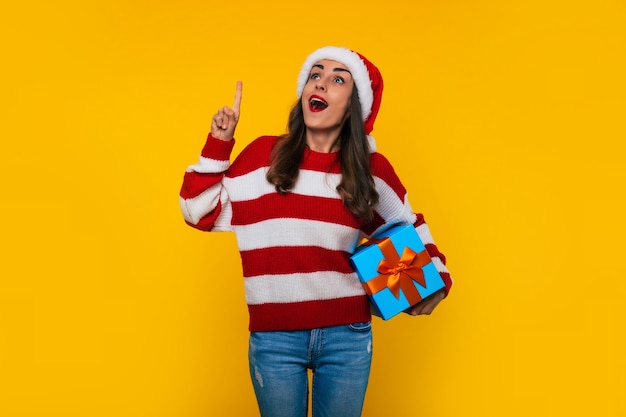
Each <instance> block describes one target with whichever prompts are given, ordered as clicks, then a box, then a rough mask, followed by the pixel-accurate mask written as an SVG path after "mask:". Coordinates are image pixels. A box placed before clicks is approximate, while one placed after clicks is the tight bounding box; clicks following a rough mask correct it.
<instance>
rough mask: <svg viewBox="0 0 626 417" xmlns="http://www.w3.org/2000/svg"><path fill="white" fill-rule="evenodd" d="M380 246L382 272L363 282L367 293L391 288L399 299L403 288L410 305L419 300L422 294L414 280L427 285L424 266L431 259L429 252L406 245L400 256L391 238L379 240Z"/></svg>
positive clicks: (379, 265) (423, 285)
mask: <svg viewBox="0 0 626 417" xmlns="http://www.w3.org/2000/svg"><path fill="white" fill-rule="evenodd" d="M370 242H371V241H370ZM378 247H379V248H380V250H381V252H382V253H383V257H384V259H382V260H381V261H380V263H379V264H378V269H377V271H378V272H380V275H378V276H377V277H375V278H373V279H371V280H369V281H367V282H365V283H364V284H363V285H364V287H365V291H366V292H367V294H368V295H370V296H371V295H373V294H376V293H377V292H379V291H381V290H383V289H385V288H389V290H390V291H391V292H392V294H393V295H394V296H395V297H396V298H397V299H399V298H400V290H402V292H403V293H404V295H405V297H406V298H407V300H408V301H409V304H410V305H414V304H416V303H417V302H419V301H420V300H421V299H422V296H421V295H420V294H419V292H418V291H417V288H415V285H414V284H413V281H415V282H417V283H419V284H420V285H422V287H425V286H426V279H425V278H424V271H423V270H422V267H424V266H425V265H427V264H428V263H429V262H430V261H431V259H430V256H429V255H428V252H426V251H425V250H423V251H421V252H419V253H417V252H415V251H414V250H412V249H411V248H409V247H405V248H404V251H403V252H402V256H399V255H398V252H397V251H396V248H394V246H393V244H392V243H391V239H385V240H383V241H378Z"/></svg>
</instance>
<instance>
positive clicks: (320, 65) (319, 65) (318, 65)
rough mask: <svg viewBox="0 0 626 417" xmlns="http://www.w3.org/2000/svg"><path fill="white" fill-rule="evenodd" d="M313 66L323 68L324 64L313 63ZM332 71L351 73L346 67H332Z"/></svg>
mask: <svg viewBox="0 0 626 417" xmlns="http://www.w3.org/2000/svg"><path fill="white" fill-rule="evenodd" d="M313 67H314V68H315V67H317V68H319V69H324V66H323V65H322V64H314V65H313ZM333 71H334V72H341V71H344V72H347V73H348V74H350V75H352V73H351V72H350V71H349V70H348V69H346V68H339V67H337V68H333Z"/></svg>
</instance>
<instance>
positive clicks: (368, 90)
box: [296, 46, 374, 120]
mask: <svg viewBox="0 0 626 417" xmlns="http://www.w3.org/2000/svg"><path fill="white" fill-rule="evenodd" d="M322 59H330V60H333V61H337V62H341V63H342V64H343V65H345V66H346V67H348V69H349V70H350V74H352V79H353V80H354V84H355V85H356V89H357V92H358V93H359V103H360V104H361V114H362V115H363V120H367V118H368V117H369V116H370V114H371V113H372V104H373V102H374V93H373V91H372V81H371V79H370V75H369V72H368V71H367V67H366V66H365V63H364V62H363V60H362V59H361V57H360V56H359V55H358V54H357V53H356V52H353V51H351V50H349V49H347V48H340V47H336V46H325V47H323V48H320V49H318V50H316V51H314V52H313V53H312V54H311V55H309V56H308V57H307V59H306V61H304V64H303V65H302V69H301V70H300V74H299V75H298V88H297V89H296V92H297V94H298V97H301V96H302V90H304V85H305V84H306V83H307V81H308V79H309V74H310V73H311V68H313V65H314V64H315V63H316V62H318V61H320V60H322Z"/></svg>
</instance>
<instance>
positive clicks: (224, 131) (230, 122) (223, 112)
mask: <svg viewBox="0 0 626 417" xmlns="http://www.w3.org/2000/svg"><path fill="white" fill-rule="evenodd" d="M242 89H243V83H242V82H241V81H237V89H236V90H235V102H234V103H233V107H232V108H231V107H228V106H224V107H222V108H221V109H219V110H218V111H217V113H215V114H214V115H213V120H212V122H211V135H212V136H213V137H214V138H217V139H222V140H233V137H234V136H235V127H237V123H238V122H239V109H240V106H241V90H242Z"/></svg>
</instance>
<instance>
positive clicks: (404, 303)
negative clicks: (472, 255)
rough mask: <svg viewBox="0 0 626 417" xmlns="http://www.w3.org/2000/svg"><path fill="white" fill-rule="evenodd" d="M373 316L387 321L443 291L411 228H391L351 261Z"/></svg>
mask: <svg viewBox="0 0 626 417" xmlns="http://www.w3.org/2000/svg"><path fill="white" fill-rule="evenodd" d="M350 261H351V262H352V266H353V267H354V269H355V271H356V273H357V275H358V277H359V279H360V280H361V282H362V283H363V287H364V288H365V291H366V292H367V294H368V296H369V298H370V300H371V302H372V305H373V306H374V314H375V315H377V316H379V317H381V318H383V319H384V320H389V319H390V318H392V317H393V316H395V315H397V314H399V313H401V312H402V311H404V310H406V309H407V308H409V307H411V306H413V305H415V304H417V303H418V302H419V301H421V300H422V299H424V298H426V297H428V296H429V295H431V294H433V293H435V292H436V291H439V290H440V289H442V288H444V287H445V284H444V282H443V280H442V279H441V276H440V275H439V273H438V272H437V269H436V268H435V265H434V264H433V262H432V260H431V258H430V256H429V255H428V253H427V252H426V248H425V247H424V244H423V243H422V241H421V240H420V238H419V236H418V234H417V231H416V230H415V228H414V227H413V226H412V225H402V226H393V227H391V228H389V229H387V230H386V231H384V232H383V233H381V234H378V235H376V236H374V237H373V238H372V239H370V240H369V241H367V242H365V243H364V244H362V245H360V246H358V247H357V248H356V251H355V253H354V254H353V255H352V256H351V257H350Z"/></svg>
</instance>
